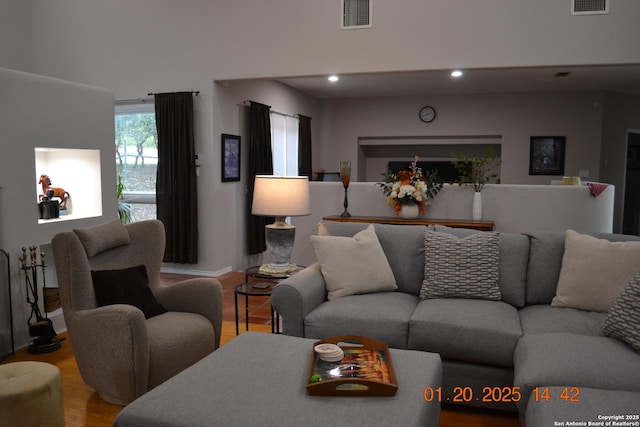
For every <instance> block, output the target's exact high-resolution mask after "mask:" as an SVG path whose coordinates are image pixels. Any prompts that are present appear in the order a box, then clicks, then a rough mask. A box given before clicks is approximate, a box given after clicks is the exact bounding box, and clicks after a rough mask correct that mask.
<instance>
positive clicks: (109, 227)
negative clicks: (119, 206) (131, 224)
mask: <svg viewBox="0 0 640 427" xmlns="http://www.w3.org/2000/svg"><path fill="white" fill-rule="evenodd" d="M73 232H74V233H76V235H77V236H78V238H79V239H80V242H81V243H82V246H84V250H85V251H86V252H87V257H88V258H93V257H94V256H96V255H98V254H99V253H102V252H104V251H108V250H109V249H113V248H117V247H118V246H124V245H128V244H129V243H131V238H130V237H129V232H128V231H127V229H126V227H125V226H124V224H123V223H122V222H120V220H117V219H114V220H113V221H109V222H107V223H104V224H100V225H96V226H94V227H88V228H76V229H74V230H73Z"/></svg>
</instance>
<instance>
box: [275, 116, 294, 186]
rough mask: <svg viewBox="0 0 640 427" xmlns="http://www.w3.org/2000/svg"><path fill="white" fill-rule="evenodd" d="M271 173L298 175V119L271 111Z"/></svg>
mask: <svg viewBox="0 0 640 427" xmlns="http://www.w3.org/2000/svg"><path fill="white" fill-rule="evenodd" d="M271 150H272V152H273V174H274V175H280V176H297V175H298V119H297V118H296V117H290V116H285V115H282V114H278V113H271Z"/></svg>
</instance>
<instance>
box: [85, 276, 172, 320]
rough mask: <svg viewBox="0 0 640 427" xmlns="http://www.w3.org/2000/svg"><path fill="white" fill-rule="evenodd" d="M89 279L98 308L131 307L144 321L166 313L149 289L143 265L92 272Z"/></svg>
mask: <svg viewBox="0 0 640 427" xmlns="http://www.w3.org/2000/svg"><path fill="white" fill-rule="evenodd" d="M91 278H92V279H93V289H94V291H95V293H96V303H97V304H98V306H99V307H102V306H105V305H112V304H127V305H133V306H135V307H137V308H139V309H140V310H142V312H143V313H144V317H145V319H149V318H151V317H153V316H157V315H159V314H163V313H166V312H167V309H166V308H164V307H163V306H162V305H161V304H160V303H159V302H158V300H156V298H155V296H154V295H153V293H152V292H151V289H150V288H149V280H148V278H147V269H146V268H145V266H144V265H137V266H135V267H129V268H124V269H122V270H98V271H96V270H92V271H91Z"/></svg>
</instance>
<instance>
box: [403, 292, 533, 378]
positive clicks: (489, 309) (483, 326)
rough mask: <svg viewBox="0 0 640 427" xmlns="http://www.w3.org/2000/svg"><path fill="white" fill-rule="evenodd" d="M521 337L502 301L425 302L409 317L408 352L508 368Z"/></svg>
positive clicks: (513, 311)
mask: <svg viewBox="0 0 640 427" xmlns="http://www.w3.org/2000/svg"><path fill="white" fill-rule="evenodd" d="M521 336H522V329H521V328H520V319H519V318H518V312H517V310H516V308H515V307H513V306H511V305H510V304H507V303H505V302H503V301H487V300H479V299H464V298H457V299H452V298H442V299H428V300H423V301H420V303H419V304H418V306H417V307H416V310H415V311H414V313H413V315H412V316H411V320H410V323H409V343H408V348H409V349H413V350H423V351H429V352H435V353H440V355H441V356H442V358H443V359H447V360H457V361H461V362H472V363H482V364H488V365H495V366H505V367H511V366H513V358H512V356H513V351H514V349H515V347H516V343H517V342H518V339H519V338H520V337H521Z"/></svg>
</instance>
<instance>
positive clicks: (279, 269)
mask: <svg viewBox="0 0 640 427" xmlns="http://www.w3.org/2000/svg"><path fill="white" fill-rule="evenodd" d="M297 269H298V266H297V265H296V264H294V263H290V264H287V265H278V264H262V265H261V266H260V268H259V269H258V272H259V273H260V274H268V275H280V274H291V273H293V272H294V271H296V270H297Z"/></svg>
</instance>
